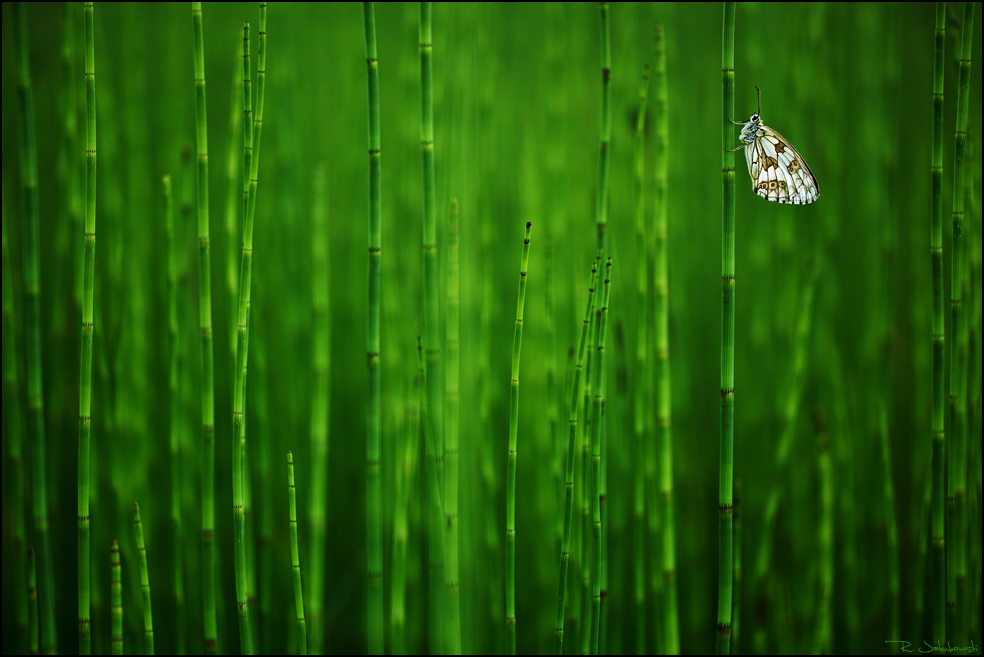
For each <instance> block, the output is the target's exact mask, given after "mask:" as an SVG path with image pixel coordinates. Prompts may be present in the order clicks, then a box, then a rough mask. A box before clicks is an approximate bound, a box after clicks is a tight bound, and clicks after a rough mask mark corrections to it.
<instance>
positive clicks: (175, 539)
mask: <svg viewBox="0 0 984 657" xmlns="http://www.w3.org/2000/svg"><path fill="white" fill-rule="evenodd" d="M161 191H162V198H163V204H164V230H165V234H166V242H165V251H166V254H165V258H166V271H167V332H168V343H167V349H168V438H169V441H168V442H169V448H170V456H171V462H170V467H171V547H172V551H173V555H172V559H173V562H174V563H173V565H174V573H173V575H172V577H173V578H174V613H175V618H176V627H175V630H176V632H177V645H178V653H179V654H182V655H183V654H184V653H185V632H184V628H185V626H186V622H187V621H186V611H185V605H184V587H185V582H184V534H183V531H184V528H183V526H182V518H181V516H182V513H181V481H182V478H181V466H182V462H181V458H182V451H181V424H180V419H179V418H180V417H181V391H180V383H179V382H180V369H181V364H180V358H179V356H178V353H179V346H178V275H177V268H176V264H175V254H174V204H173V197H172V194H171V176H169V175H167V174H164V176H163V177H162V178H161Z"/></svg>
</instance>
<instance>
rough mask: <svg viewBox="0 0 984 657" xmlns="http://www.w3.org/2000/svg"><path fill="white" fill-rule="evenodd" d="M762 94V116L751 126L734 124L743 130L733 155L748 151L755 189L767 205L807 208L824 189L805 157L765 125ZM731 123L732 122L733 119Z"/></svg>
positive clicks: (754, 115)
mask: <svg viewBox="0 0 984 657" xmlns="http://www.w3.org/2000/svg"><path fill="white" fill-rule="evenodd" d="M755 90H756V91H758V108H759V113H758V114H752V117H751V118H750V119H748V121H747V122H744V123H743V122H741V121H734V120H731V122H732V123H733V124H734V125H740V126H744V127H742V129H741V137H740V139H741V141H742V144H741V146H739V147H738V148H730V149H728V150H729V151H738V150H741V149H744V150H745V160H746V162H747V163H748V175H750V176H751V177H752V189H753V190H754V191H755V193H756V194H758V195H759V196H761V197H762V198H764V199H766V200H767V201H776V202H777V203H794V204H796V205H803V204H806V203H813V202H814V201H815V200H817V197H818V196H820V185H819V184H818V183H817V179H816V177H814V175H813V172H812V171H810V167H809V166H807V164H806V160H804V159H803V156H802V155H800V154H799V153H797V152H796V149H795V148H793V145H792V144H790V143H789V142H788V141H786V138H785V137H783V136H782V135H780V134H779V133H778V132H776V131H775V130H773V129H772V128H770V127H769V126H767V125H765V124H764V123H762V117H761V112H762V90H761V89H759V88H758V87H755ZM729 120H730V119H729Z"/></svg>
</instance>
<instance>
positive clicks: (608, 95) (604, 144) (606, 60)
mask: <svg viewBox="0 0 984 657" xmlns="http://www.w3.org/2000/svg"><path fill="white" fill-rule="evenodd" d="M598 6H599V9H600V10H601V20H600V22H599V26H600V31H601V129H600V138H599V146H598V198H597V199H596V200H595V223H596V225H597V227H598V257H599V258H604V257H605V246H606V242H607V239H608V170H609V150H610V149H609V146H610V145H611V141H612V37H611V27H610V21H609V18H608V3H607V2H599V3H598Z"/></svg>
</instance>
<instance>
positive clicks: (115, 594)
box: [109, 540, 123, 655]
mask: <svg viewBox="0 0 984 657" xmlns="http://www.w3.org/2000/svg"><path fill="white" fill-rule="evenodd" d="M109 567H110V575H111V581H110V593H111V595H110V615H111V616H112V619H113V636H112V647H113V654H114V655H122V654H123V578H122V572H121V569H120V546H119V545H118V544H117V543H116V541H115V540H114V541H113V544H112V546H111V547H110V549H109Z"/></svg>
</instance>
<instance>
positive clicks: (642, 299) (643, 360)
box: [632, 27, 659, 655]
mask: <svg viewBox="0 0 984 657" xmlns="http://www.w3.org/2000/svg"><path fill="white" fill-rule="evenodd" d="M658 29H659V28H658V27H657V30H658ZM658 56H659V55H658V54H657V57H658ZM648 96H649V64H648V63H646V64H643V66H642V80H641V82H640V83H639V108H638V110H636V126H635V153H634V157H635V170H634V173H635V176H634V180H633V183H634V196H635V220H636V249H637V251H636V266H637V269H636V272H637V273H636V298H637V302H636V317H637V322H636V326H637V330H636V383H635V396H634V399H633V401H632V407H633V414H632V433H633V442H634V445H633V449H634V452H635V463H633V466H632V469H633V479H634V481H633V484H634V486H633V507H632V511H633V518H632V535H633V546H632V561H633V562H634V563H635V568H634V571H635V581H634V582H633V586H634V589H633V593H634V600H633V602H634V605H635V614H634V617H635V625H636V628H635V630H636V637H635V648H636V654H637V655H643V654H645V652H646V556H645V555H646V552H645V545H646V532H645V515H646V485H645V465H646V460H645V457H644V453H645V438H646V395H647V392H648V390H647V386H646V384H647V383H648V377H647V375H646V373H647V369H648V346H649V345H648V341H649V336H648V335H647V329H648V317H647V312H646V311H647V308H648V307H649V285H648V280H647V278H648V276H649V272H648V269H647V268H648V262H647V257H646V256H647V249H648V240H647V239H646V203H645V184H644V175H645V161H646V148H645V147H646V105H647V102H648Z"/></svg>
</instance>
